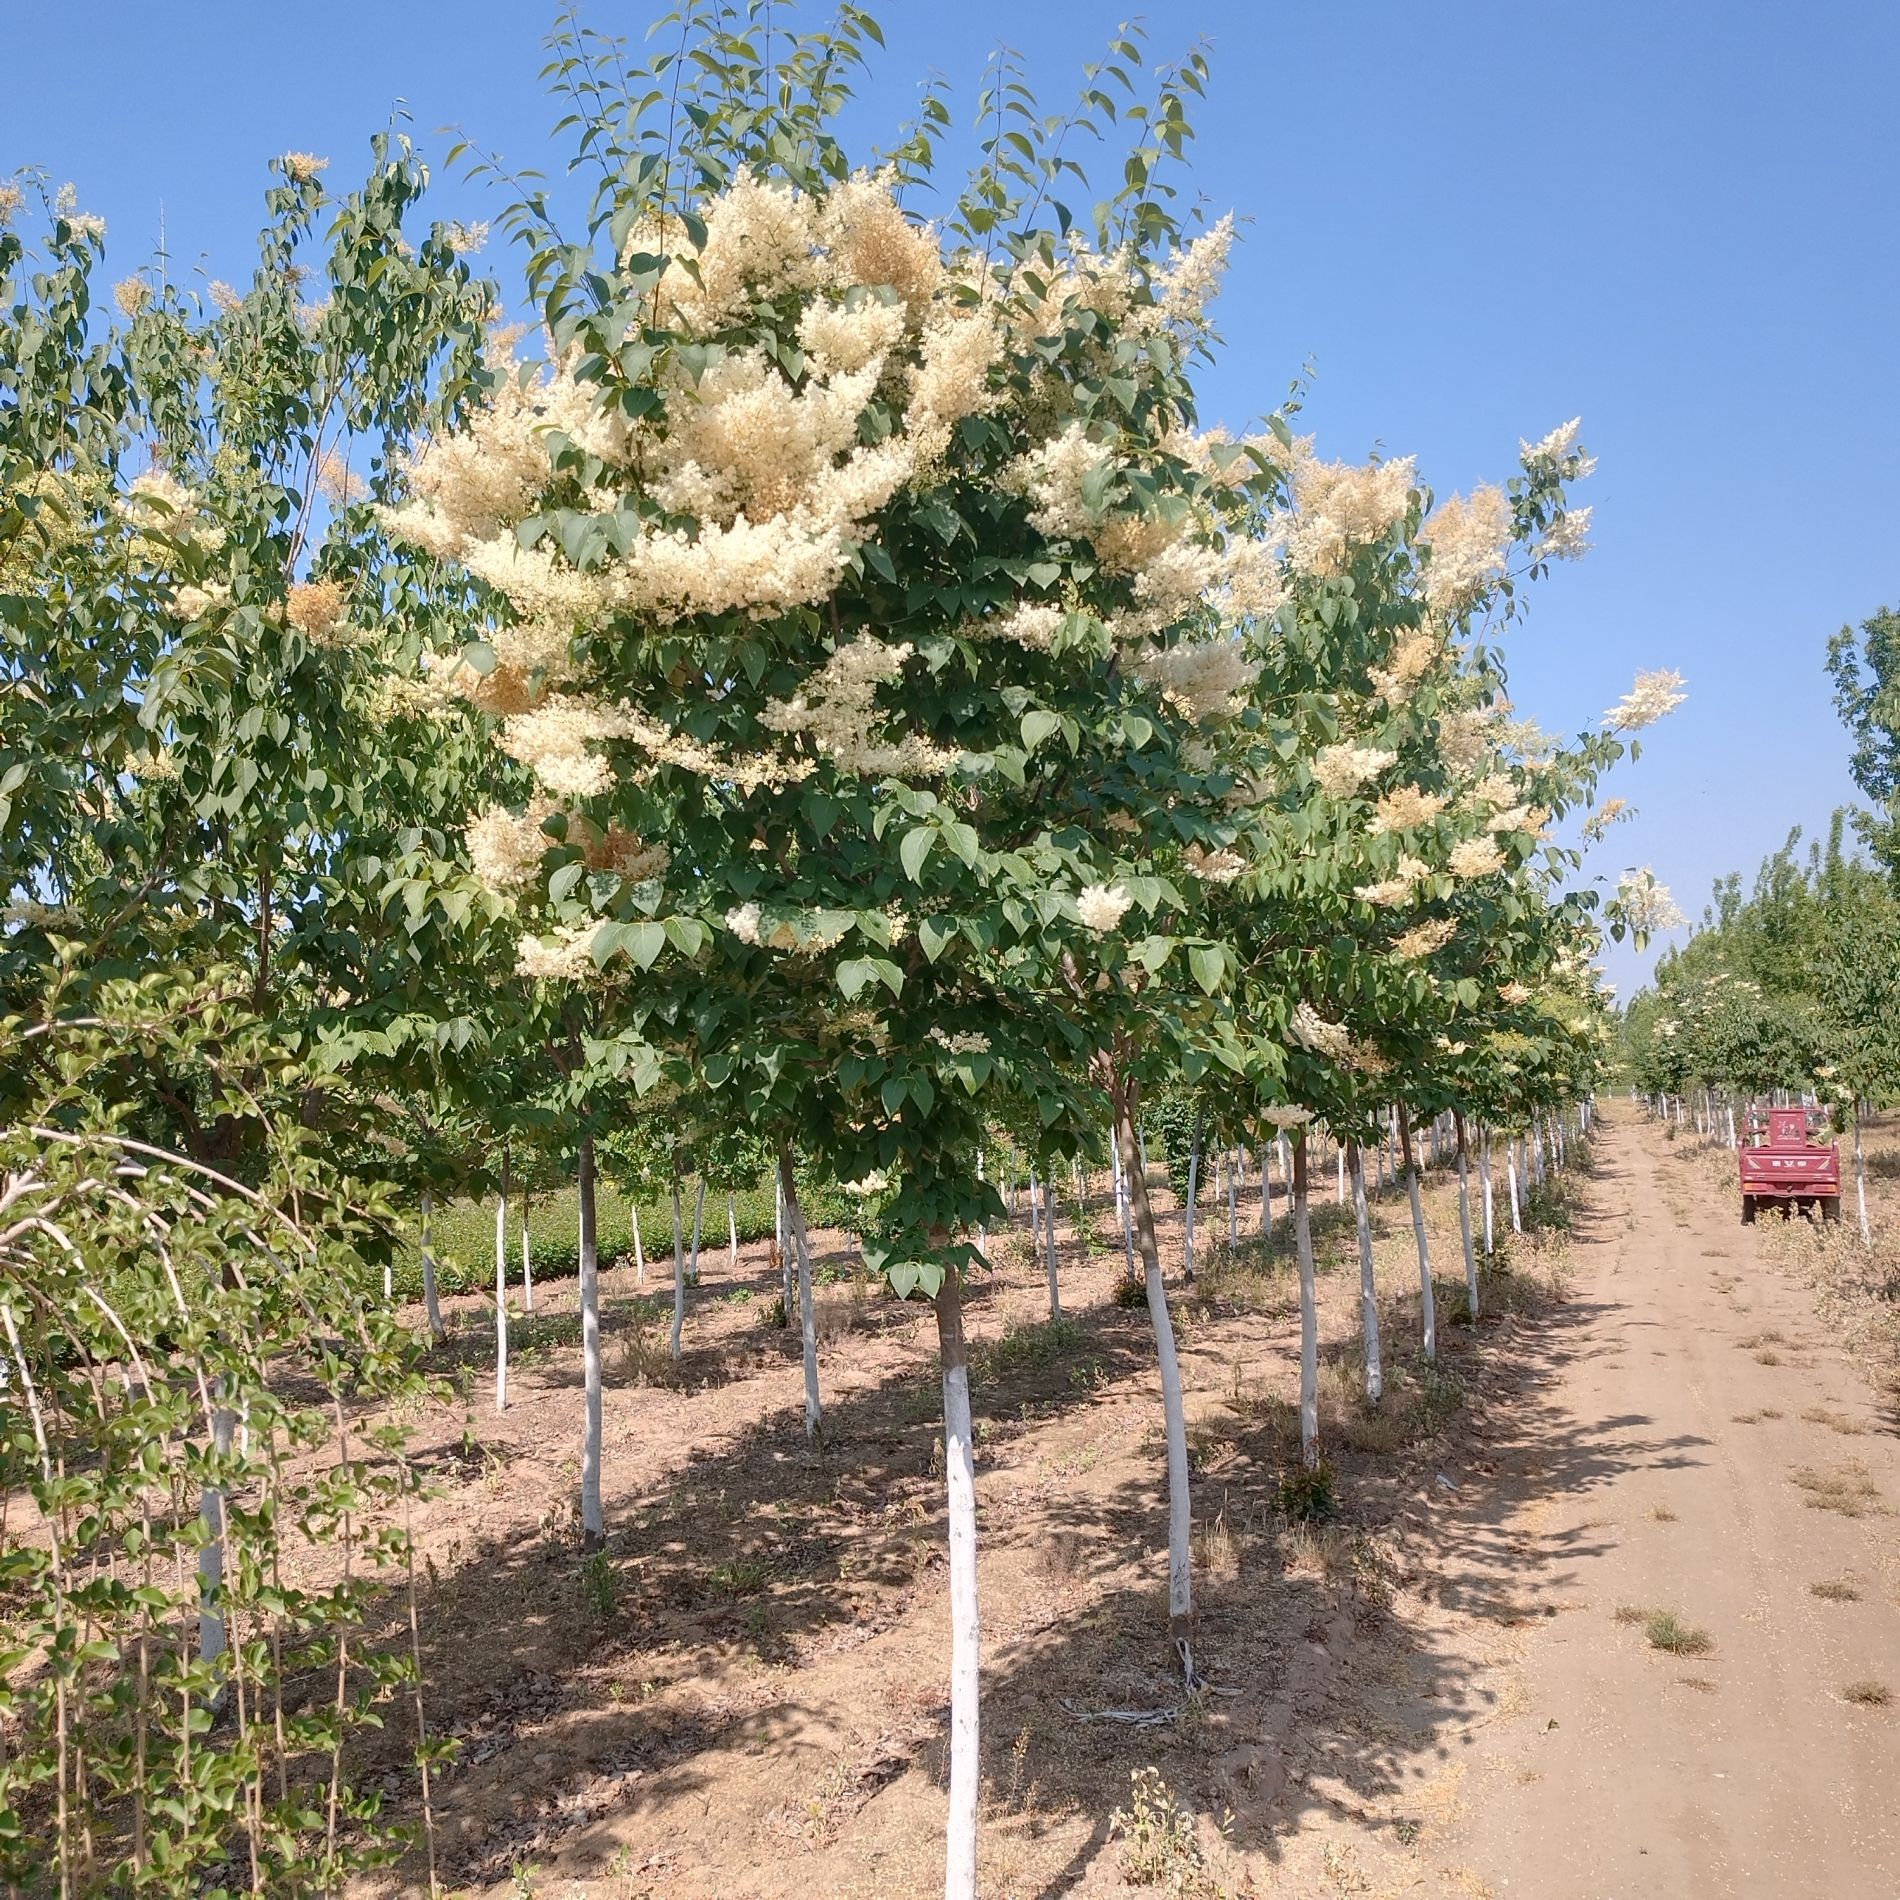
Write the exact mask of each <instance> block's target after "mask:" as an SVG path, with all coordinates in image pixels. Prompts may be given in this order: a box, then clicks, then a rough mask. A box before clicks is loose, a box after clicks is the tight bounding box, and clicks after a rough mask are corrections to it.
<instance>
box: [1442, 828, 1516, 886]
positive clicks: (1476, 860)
mask: <svg viewBox="0 0 1900 1900" xmlns="http://www.w3.org/2000/svg"><path fill="white" fill-rule="evenodd" d="M1445 868H1446V869H1447V870H1449V871H1450V872H1451V874H1452V876H1453V877H1455V878H1462V879H1465V880H1466V881H1469V880H1471V879H1473V878H1480V877H1489V876H1490V875H1491V874H1492V873H1493V872H1494V871H1501V870H1503V869H1504V852H1503V851H1502V849H1501V848H1500V847H1499V845H1498V841H1497V839H1496V838H1494V837H1492V836H1491V835H1490V834H1489V833H1487V834H1485V835H1484V836H1482V837H1478V838H1460V839H1459V840H1458V842H1457V843H1456V844H1455V845H1453V846H1452V848H1451V855H1450V857H1449V858H1448V859H1447V860H1446V866H1445Z"/></svg>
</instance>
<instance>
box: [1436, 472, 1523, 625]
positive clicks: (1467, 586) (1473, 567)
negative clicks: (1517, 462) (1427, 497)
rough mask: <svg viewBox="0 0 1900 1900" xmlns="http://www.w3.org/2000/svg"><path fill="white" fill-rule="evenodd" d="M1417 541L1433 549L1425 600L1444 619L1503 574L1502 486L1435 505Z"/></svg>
mask: <svg viewBox="0 0 1900 1900" xmlns="http://www.w3.org/2000/svg"><path fill="white" fill-rule="evenodd" d="M1419 539H1420V540H1421V541H1422V542H1423V543H1424V544H1425V546H1426V547H1427V548H1429V549H1430V550H1431V559H1430V560H1429V561H1428V562H1427V563H1426V566H1425V584H1424V591H1425V598H1426V600H1427V602H1428V603H1429V604H1430V605H1431V606H1432V607H1433V608H1434V609H1435V610H1436V611H1437V612H1439V613H1441V614H1444V615H1446V616H1447V617H1450V616H1453V615H1456V614H1459V613H1462V612H1463V611H1464V610H1465V609H1466V608H1467V607H1469V606H1470V605H1471V604H1472V602H1473V601H1475V600H1476V599H1477V598H1478V596H1479V595H1480V594H1482V593H1483V592H1484V590H1485V589H1486V588H1487V587H1489V586H1490V584H1491V583H1492V582H1493V581H1494V580H1496V579H1497V578H1498V577H1499V576H1500V575H1501V574H1502V573H1503V572H1504V556H1505V551H1506V550H1507V549H1508V548H1509V546H1510V545H1511V504H1510V501H1509V500H1508V499H1507V497H1506V496H1505V493H1504V491H1503V489H1501V488H1493V487H1491V486H1490V485H1489V484H1486V485H1484V486H1482V487H1478V488H1474V489H1473V490H1472V491H1471V495H1470V497H1469V499H1466V498H1463V497H1460V496H1457V495H1454V496H1453V497H1452V498H1451V499H1450V500H1449V501H1447V502H1445V503H1443V504H1442V505H1441V506H1440V507H1438V508H1437V509H1435V510H1434V511H1433V513H1432V517H1431V519H1430V520H1429V521H1427V522H1426V524H1425V526H1424V527H1423V529H1421V530H1420V533H1419Z"/></svg>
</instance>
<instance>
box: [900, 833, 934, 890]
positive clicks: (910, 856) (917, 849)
mask: <svg viewBox="0 0 1900 1900" xmlns="http://www.w3.org/2000/svg"><path fill="white" fill-rule="evenodd" d="M936 842H937V834H936V833H935V832H934V831H932V830H931V829H930V827H929V826H927V825H918V826H916V827H914V828H913V829H912V830H910V831H907V832H905V833H904V839H903V842H902V843H901V844H900V845H899V846H898V847H897V857H898V861H899V862H900V863H901V864H902V865H903V867H904V875H905V876H906V877H907V878H909V879H910V881H911V882H912V883H913V884H915V883H916V882H917V881H918V879H919V877H920V876H921V874H922V872H923V868H924V860H925V859H926V858H927V857H929V856H930V847H931V846H932V845H933V844H935V843H936Z"/></svg>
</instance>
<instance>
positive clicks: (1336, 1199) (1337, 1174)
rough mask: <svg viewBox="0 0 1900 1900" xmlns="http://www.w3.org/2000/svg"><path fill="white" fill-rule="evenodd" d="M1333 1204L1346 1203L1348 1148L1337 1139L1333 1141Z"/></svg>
mask: <svg viewBox="0 0 1900 1900" xmlns="http://www.w3.org/2000/svg"><path fill="white" fill-rule="evenodd" d="M1333 1176H1334V1179H1333V1205H1334V1206H1335V1207H1344V1206H1345V1205H1346V1150H1345V1149H1344V1148H1343V1147H1341V1146H1340V1144H1339V1143H1338V1142H1337V1141H1335V1142H1334V1143H1333Z"/></svg>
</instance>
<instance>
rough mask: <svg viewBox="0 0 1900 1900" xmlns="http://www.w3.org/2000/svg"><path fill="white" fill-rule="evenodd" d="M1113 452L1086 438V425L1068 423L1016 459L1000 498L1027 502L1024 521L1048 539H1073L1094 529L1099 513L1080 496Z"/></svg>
mask: <svg viewBox="0 0 1900 1900" xmlns="http://www.w3.org/2000/svg"><path fill="white" fill-rule="evenodd" d="M1114 460H1115V458H1114V452H1113V450H1112V449H1110V448H1109V447H1108V446H1106V445H1105V444H1103V443H1100V442H1097V441H1096V440H1094V438H1093V437H1091V435H1090V434H1089V428H1088V424H1086V423H1083V422H1072V423H1070V424H1069V426H1068V427H1067V428H1066V429H1064V430H1063V432H1062V433H1061V434H1060V435H1058V436H1056V437H1054V438H1053V439H1052V440H1050V441H1047V442H1044V443H1042V444H1041V445H1040V446H1038V447H1036V448H1033V449H1031V450H1029V451H1028V453H1027V454H1025V455H1021V456H1019V457H1018V458H1017V459H1016V460H1015V461H1014V462H1012V463H1011V464H1010V466H1009V467H1008V468H1006V469H1005V470H1004V471H1003V473H1002V475H1001V477H1000V478H999V484H1000V486H1001V487H1002V489H1003V491H1004V492H1005V493H1006V494H1011V495H1021V496H1022V497H1023V498H1024V499H1025V500H1026V501H1027V502H1028V503H1029V522H1030V526H1031V527H1033V528H1035V529H1036V531H1037V532H1038V533H1040V534H1046V535H1047V536H1048V537H1049V538H1050V540H1052V541H1067V540H1074V539H1075V538H1076V537H1077V536H1080V535H1087V534H1090V533H1092V532H1093V531H1094V529H1095V527H1096V525H1097V524H1098V523H1099V522H1100V520H1101V518H1102V514H1101V510H1100V509H1098V508H1094V507H1091V506H1090V505H1089V504H1088V502H1086V501H1085V500H1084V499H1083V497H1082V484H1083V482H1084V481H1085V480H1087V479H1088V478H1089V477H1091V476H1094V475H1096V474H1098V473H1100V472H1101V471H1103V470H1106V469H1111V468H1112V467H1113V466H1114Z"/></svg>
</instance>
